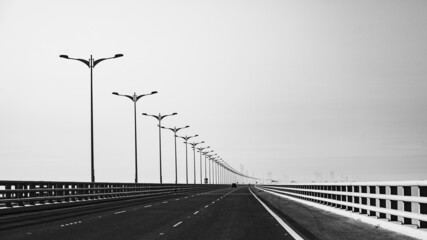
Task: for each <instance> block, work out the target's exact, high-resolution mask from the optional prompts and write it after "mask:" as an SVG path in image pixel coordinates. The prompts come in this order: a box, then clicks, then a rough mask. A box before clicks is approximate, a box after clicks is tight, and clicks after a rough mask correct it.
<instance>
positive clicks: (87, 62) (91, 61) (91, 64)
mask: <svg viewBox="0 0 427 240" xmlns="http://www.w3.org/2000/svg"><path fill="white" fill-rule="evenodd" d="M59 57H60V58H65V59H69V60H77V61H80V62H82V63H84V64H85V65H86V66H88V67H89V69H90V136H91V181H92V182H95V163H94V161H95V160H94V159H95V156H94V149H93V145H94V139H93V68H94V67H95V66H96V65H97V64H98V63H100V62H102V61H104V60H107V59H113V58H119V57H123V54H116V55H114V57H109V58H100V59H97V60H95V59H94V58H92V55H90V58H89V60H86V59H81V58H70V57H68V56H67V55H60V56H59Z"/></svg>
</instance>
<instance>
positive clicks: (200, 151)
mask: <svg viewBox="0 0 427 240" xmlns="http://www.w3.org/2000/svg"><path fill="white" fill-rule="evenodd" d="M208 148H210V146H207V147H199V148H197V150H198V151H199V153H200V184H203V180H202V178H203V177H202V151H203V150H204V149H208Z"/></svg>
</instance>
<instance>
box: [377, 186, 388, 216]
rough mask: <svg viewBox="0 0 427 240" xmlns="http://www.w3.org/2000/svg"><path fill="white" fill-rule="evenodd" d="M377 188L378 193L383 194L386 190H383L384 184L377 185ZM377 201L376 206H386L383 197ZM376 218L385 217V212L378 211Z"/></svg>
mask: <svg viewBox="0 0 427 240" xmlns="http://www.w3.org/2000/svg"><path fill="white" fill-rule="evenodd" d="M378 189H379V191H378V193H379V194H385V193H386V192H385V186H379V187H378ZM378 202H379V204H378V206H379V207H380V208H386V207H387V206H386V201H385V199H381V198H380V199H378ZM378 218H385V219H387V216H386V214H385V213H381V212H380V213H378Z"/></svg>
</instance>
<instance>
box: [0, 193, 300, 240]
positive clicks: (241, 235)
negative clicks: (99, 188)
mask: <svg viewBox="0 0 427 240" xmlns="http://www.w3.org/2000/svg"><path fill="white" fill-rule="evenodd" d="M9 220H10V222H9V223H8V222H5V221H3V222H1V224H2V226H3V227H2V228H0V239H1V240H9V239H10V240H14V239H43V240H48V239H55V240H58V239H61V240H66V239H79V240H84V239H90V240H94V239H126V240H131V239H185V240H191V239H207V240H209V239H215V240H217V239H245V240H250V239H277V240H280V239H293V238H292V237H291V236H290V235H289V233H288V232H287V231H285V229H284V228H283V227H282V226H281V225H280V224H279V223H278V222H277V220H275V219H274V218H273V217H272V216H271V215H270V214H269V213H268V212H267V211H266V210H265V209H264V207H263V206H262V205H261V204H260V203H259V202H258V200H257V199H255V197H253V196H252V194H251V193H250V192H249V189H248V188H247V187H239V188H237V189H236V188H227V189H221V190H216V191H212V192H206V193H201V194H194V195H180V196H175V197H174V198H170V197H169V199H162V200H151V201H147V200H144V202H135V201H133V202H131V203H123V204H121V205H117V204H116V205H108V204H107V205H104V206H97V207H85V208H74V209H71V210H70V209H69V210H66V211H65V210H64V211H48V212H44V213H43V214H36V215H32V216H28V217H22V216H21V217H18V218H17V219H15V221H12V220H13V219H9Z"/></svg>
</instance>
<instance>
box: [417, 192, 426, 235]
mask: <svg viewBox="0 0 427 240" xmlns="http://www.w3.org/2000/svg"><path fill="white" fill-rule="evenodd" d="M418 188H419V194H420V195H419V196H420V197H427V187H426V186H418ZM419 209H420V212H419V213H420V214H427V203H419ZM419 227H420V228H427V222H425V221H420V225H419Z"/></svg>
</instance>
